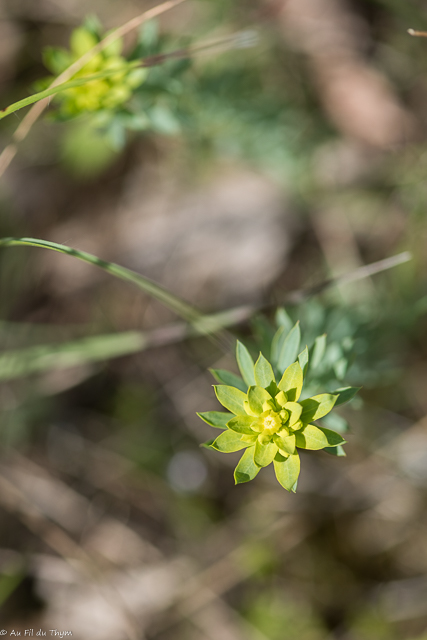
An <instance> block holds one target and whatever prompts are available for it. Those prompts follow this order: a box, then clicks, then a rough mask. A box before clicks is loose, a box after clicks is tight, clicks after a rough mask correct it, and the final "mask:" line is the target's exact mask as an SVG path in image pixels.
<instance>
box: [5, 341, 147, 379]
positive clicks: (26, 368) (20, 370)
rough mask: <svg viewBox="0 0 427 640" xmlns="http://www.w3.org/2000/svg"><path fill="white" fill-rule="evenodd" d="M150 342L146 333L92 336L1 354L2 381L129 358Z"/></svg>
mask: <svg viewBox="0 0 427 640" xmlns="http://www.w3.org/2000/svg"><path fill="white" fill-rule="evenodd" d="M146 346H147V339H146V337H145V336H144V334H143V333H139V332H137V331H127V332H125V333H119V334H111V335H103V336H93V337H89V338H82V339H80V340H73V341H70V342H66V343H63V344H46V345H37V346H35V347H28V348H26V349H17V350H13V351H9V352H7V351H6V352H4V353H2V354H0V380H13V379H14V378H21V377H23V376H28V375H31V374H34V373H43V372H44V371H55V370H60V369H67V368H69V367H77V366H81V365H84V364H90V363H92V362H100V361H103V360H108V359H109V358H117V357H120V356H126V355H129V354H131V353H135V352H137V351H141V350H143V349H144V348H145V347H146Z"/></svg>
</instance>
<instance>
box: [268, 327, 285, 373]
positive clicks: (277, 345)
mask: <svg viewBox="0 0 427 640" xmlns="http://www.w3.org/2000/svg"><path fill="white" fill-rule="evenodd" d="M288 333H289V331H288V330H287V329H285V327H279V328H278V329H277V331H276V333H275V334H274V336H273V340H272V341H271V361H272V362H273V364H274V365H277V363H278V361H279V355H280V352H281V350H282V347H283V343H284V341H285V340H286V336H287V335H288Z"/></svg>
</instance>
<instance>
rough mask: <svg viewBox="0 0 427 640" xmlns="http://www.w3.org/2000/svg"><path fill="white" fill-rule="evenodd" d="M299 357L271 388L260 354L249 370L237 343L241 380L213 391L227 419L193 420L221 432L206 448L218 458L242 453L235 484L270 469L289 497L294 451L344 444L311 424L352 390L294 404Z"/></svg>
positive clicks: (296, 461) (214, 415) (206, 416)
mask: <svg viewBox="0 0 427 640" xmlns="http://www.w3.org/2000/svg"><path fill="white" fill-rule="evenodd" d="M301 356H303V357H301ZM301 356H300V357H299V359H298V360H296V361H295V362H294V363H293V364H291V365H290V366H289V367H287V369H286V370H285V372H284V373H283V375H282V376H281V378H280V380H279V382H277V381H276V377H275V375H274V371H273V368H272V366H271V364H270V363H269V362H268V360H267V359H266V358H265V357H264V356H263V355H262V354H261V353H260V355H259V358H258V360H257V361H256V363H255V364H254V363H253V360H252V358H251V356H250V354H249V352H248V351H247V349H246V347H244V345H242V344H241V343H239V342H238V344H237V361H238V364H239V368H240V371H241V373H242V378H243V379H240V378H238V377H237V376H234V375H233V374H227V378H228V379H229V380H230V381H231V382H235V385H233V384H224V385H216V386H215V393H216V396H217V398H218V400H219V402H220V403H221V404H222V405H223V407H225V409H227V410H228V411H229V413H225V412H220V411H208V412H206V413H199V414H198V415H199V416H200V417H201V418H202V420H204V421H205V422H207V423H208V424H210V425H211V426H213V427H216V428H221V429H224V431H223V433H221V434H220V435H219V436H218V437H217V438H216V439H215V440H214V441H212V442H209V443H207V446H208V447H210V448H212V449H215V450H217V451H223V452H233V451H239V450H241V449H245V452H244V454H243V456H242V457H241V459H240V461H239V463H238V465H237V467H236V469H235V472H234V478H235V481H236V484H239V483H242V482H248V481H249V480H252V479H253V478H255V476H256V475H257V474H258V472H259V470H260V469H261V468H262V467H266V466H268V465H269V464H270V463H273V465H274V470H275V473H276V478H277V480H278V481H279V482H280V484H281V485H282V486H283V487H284V488H285V489H287V490H288V491H294V492H295V490H296V486H297V481H298V476H299V473H300V457H299V455H298V448H300V449H324V448H326V447H338V446H339V445H342V444H344V443H345V440H344V438H342V436H341V435H340V434H338V433H336V432H335V431H331V430H330V429H325V428H324V427H320V426H316V425H314V424H312V422H313V421H315V420H318V419H319V418H323V417H324V416H325V415H326V414H328V413H329V412H330V411H331V410H332V408H333V407H334V405H335V404H336V403H337V401H338V400H339V399H340V398H341V401H340V402H339V404H341V403H342V402H346V401H347V400H349V399H350V397H353V395H354V394H355V393H356V391H357V389H353V388H346V389H340V390H339V391H337V392H336V393H333V394H330V393H322V394H320V395H316V396H313V397H312V398H307V399H305V400H300V396H301V392H302V387H303V382H304V373H305V372H304V371H303V368H302V367H301V364H300V361H301V362H303V363H305V367H304V368H305V369H307V366H306V364H307V362H308V350H307V349H306V350H305V351H304V352H303V354H301ZM223 373H224V374H226V373H227V372H223ZM223 377H224V376H223ZM236 385H237V386H236ZM239 387H240V388H239ZM243 388H247V391H246V392H244V391H243Z"/></svg>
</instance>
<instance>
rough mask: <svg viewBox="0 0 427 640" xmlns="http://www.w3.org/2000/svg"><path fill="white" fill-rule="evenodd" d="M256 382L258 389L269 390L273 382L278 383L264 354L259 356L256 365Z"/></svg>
mask: <svg viewBox="0 0 427 640" xmlns="http://www.w3.org/2000/svg"><path fill="white" fill-rule="evenodd" d="M254 371H255V381H256V384H257V386H258V387H263V388H264V389H267V387H269V386H270V384H271V383H272V382H274V383H276V379H275V377H274V373H273V368H272V366H271V364H270V363H269V361H268V360H266V359H265V358H264V356H263V355H262V353H260V354H259V358H258V360H257V361H256V363H255V370H254Z"/></svg>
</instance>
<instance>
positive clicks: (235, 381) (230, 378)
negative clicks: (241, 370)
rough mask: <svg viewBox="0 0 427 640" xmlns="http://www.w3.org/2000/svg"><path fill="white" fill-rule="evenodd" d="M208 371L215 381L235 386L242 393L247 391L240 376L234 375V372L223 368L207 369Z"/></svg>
mask: <svg viewBox="0 0 427 640" xmlns="http://www.w3.org/2000/svg"><path fill="white" fill-rule="evenodd" d="M209 371H210V372H211V374H212V375H213V377H214V378H215V380H216V381H217V382H220V383H221V384H226V385H228V386H230V387H236V388H237V389H240V391H243V392H244V393H246V392H247V390H248V388H247V386H246V384H245V383H244V381H243V380H242V378H240V377H239V376H236V375H235V374H234V373H231V371H226V370H225V369H209Z"/></svg>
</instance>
